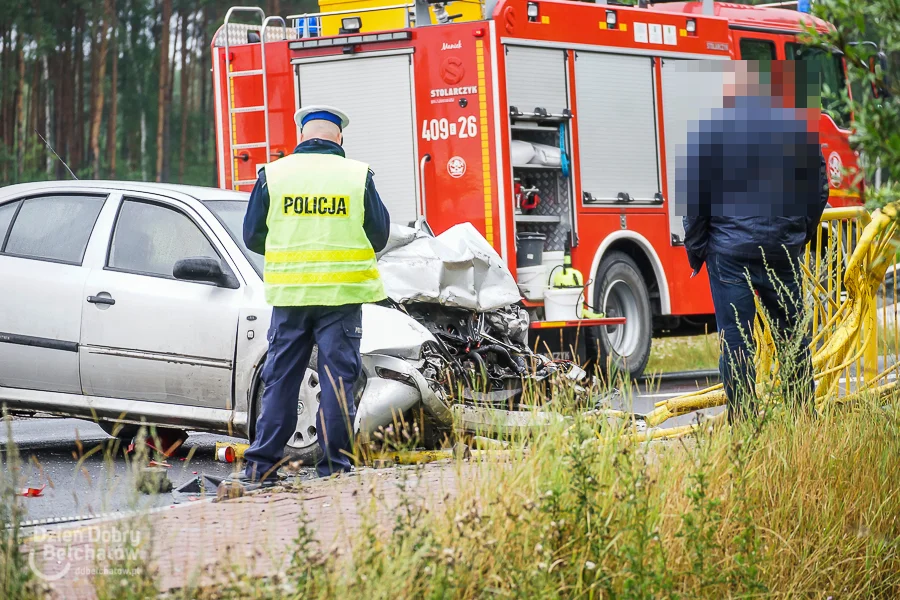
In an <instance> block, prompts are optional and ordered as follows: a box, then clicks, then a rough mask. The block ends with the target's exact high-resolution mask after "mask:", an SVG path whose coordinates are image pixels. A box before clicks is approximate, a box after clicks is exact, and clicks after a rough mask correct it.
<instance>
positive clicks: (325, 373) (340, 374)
mask: <svg viewBox="0 0 900 600" xmlns="http://www.w3.org/2000/svg"><path fill="white" fill-rule="evenodd" d="M361 337H362V307H361V306H360V305H358V304H353V305H346V306H336V307H334V306H305V307H275V308H273V309H272V324H271V326H270V328H269V353H268V355H267V357H266V363H265V365H264V366H263V372H262V380H263V383H264V384H265V386H266V387H265V391H264V392H263V398H262V410H261V411H260V414H259V416H258V418H257V420H256V438H255V439H254V440H253V443H252V444H251V445H250V448H248V449H247V451H246V452H245V453H244V458H245V460H246V461H247V466H246V473H247V475H248V476H250V477H254V478H262V477H264V476H266V474H267V473H268V474H270V475H274V469H275V468H276V467H277V465H278V463H279V462H280V461H281V460H282V458H283V456H284V446H285V444H287V442H288V441H289V440H290V439H291V437H292V436H293V435H294V431H295V429H296V428H297V402H298V399H299V396H300V384H301V383H302V381H303V376H304V374H305V372H306V367H307V364H308V363H309V359H310V355H311V354H312V349H313V345H314V344H318V346H319V364H318V373H319V386H320V390H321V398H320V401H319V412H318V415H317V416H316V431H317V433H318V437H319V446H321V448H322V450H323V453H324V456H323V457H322V458H321V459H320V460H319V462H318V463H317V464H316V471H317V472H318V474H319V476H320V477H326V476H328V475H331V474H332V473H334V472H337V471H349V470H350V459H349V456H348V454H350V453H351V451H352V436H353V421H354V418H355V416H356V407H355V406H354V403H353V386H354V384H355V383H356V380H357V379H358V378H359V376H360V373H361V372H362V359H361V358H360V354H359V343H360V338H361ZM332 382H333V383H332Z"/></svg>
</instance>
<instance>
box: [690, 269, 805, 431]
mask: <svg viewBox="0 0 900 600" xmlns="http://www.w3.org/2000/svg"><path fill="white" fill-rule="evenodd" d="M767 267H768V270H767ZM799 269H800V267H799V266H798V265H797V264H796V262H794V263H792V262H790V261H788V260H787V259H786V258H783V259H781V260H771V259H770V260H768V263H766V262H764V261H763V260H762V259H742V258H736V257H732V256H728V255H725V254H720V253H714V254H710V255H709V257H708V258H707V261H706V270H707V272H708V273H709V287H710V290H711V291H712V298H713V305H714V306H715V311H716V326H717V328H718V330H719V336H720V338H721V342H722V344H723V347H722V352H721V354H720V357H719V373H720V374H721V376H722V382H723V383H724V384H725V393H726V394H727V396H728V418H729V420H730V421H734V420H735V419H736V418H739V417H741V416H744V415H745V414H750V413H751V412H752V411H753V410H754V409H755V394H756V391H755V386H754V383H755V381H756V369H755V364H754V362H753V361H754V357H755V355H756V346H755V343H754V339H753V322H754V319H755V317H756V304H755V302H754V298H755V296H756V295H758V296H759V299H760V304H761V305H762V306H763V307H764V308H765V310H766V312H767V313H768V316H769V319H770V326H771V328H772V333H773V337H774V338H775V345H776V350H779V348H778V346H779V345H780V346H781V347H782V348H783V347H784V345H785V343H786V342H787V341H788V340H795V339H796V337H795V336H797V335H801V336H802V343H801V345H800V348H799V349H798V352H797V355H796V356H792V357H784V356H781V357H779V361H780V362H781V363H784V362H785V361H791V363H796V364H790V365H784V366H782V371H781V377H782V381H783V382H784V384H785V385H784V387H783V389H784V393H785V399H786V400H789V401H798V402H801V403H803V402H807V401H810V402H811V398H812V393H813V381H812V359H811V357H810V354H809V334H808V333H807V332H806V331H805V330H804V331H798V330H797V328H798V327H805V323H804V320H803V316H802V315H803V297H802V293H801V289H800V282H799V281H798V280H797V275H798V274H799ZM748 277H749V282H748ZM748 342H749V343H750V344H751V345H748Z"/></svg>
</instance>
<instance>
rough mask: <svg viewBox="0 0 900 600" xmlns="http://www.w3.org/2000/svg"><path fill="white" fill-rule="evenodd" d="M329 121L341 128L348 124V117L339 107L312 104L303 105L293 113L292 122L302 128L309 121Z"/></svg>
mask: <svg viewBox="0 0 900 600" xmlns="http://www.w3.org/2000/svg"><path fill="white" fill-rule="evenodd" d="M316 120H322V121H329V122H331V123H334V124H335V125H337V126H338V127H340V128H341V129H342V130H343V129H344V128H346V127H347V125H349V124H350V117H348V116H347V113H345V112H344V111H342V110H341V109H339V108H335V107H333V106H327V105H325V104H316V105H313V106H304V107H303V108H301V109H300V110H298V111H297V112H296V113H295V114H294V122H295V123H297V127H299V128H301V129H302V128H303V126H304V125H306V124H307V123H309V122H310V121H316Z"/></svg>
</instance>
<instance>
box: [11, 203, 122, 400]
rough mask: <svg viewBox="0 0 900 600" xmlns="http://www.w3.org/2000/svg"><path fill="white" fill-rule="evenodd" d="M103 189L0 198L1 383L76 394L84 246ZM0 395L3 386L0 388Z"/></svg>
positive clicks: (85, 270) (78, 391)
mask: <svg viewBox="0 0 900 600" xmlns="http://www.w3.org/2000/svg"><path fill="white" fill-rule="evenodd" d="M106 199H107V195H106V194H90V193H44V194H42V195H33V196H29V197H22V198H17V199H14V200H11V201H7V202H4V203H3V204H0V388H4V387H5V388H19V389H24V390H39V391H48V392H63V393H74V394H80V393H81V381H80V379H79V369H78V340H79V332H80V329H81V304H82V302H83V301H84V298H83V296H82V295H83V293H84V285H85V281H86V279H87V276H88V272H89V270H90V269H89V268H88V267H87V266H84V265H83V264H82V263H83V261H84V253H85V249H86V248H87V245H88V241H89V239H90V237H91V232H92V230H93V228H94V224H95V223H96V221H97V217H98V215H99V214H100V210H101V209H102V208H103V204H104V202H106ZM0 397H2V393H0Z"/></svg>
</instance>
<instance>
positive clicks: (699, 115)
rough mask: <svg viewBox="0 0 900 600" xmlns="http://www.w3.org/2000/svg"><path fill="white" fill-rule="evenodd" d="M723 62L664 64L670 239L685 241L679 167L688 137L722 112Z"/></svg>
mask: <svg viewBox="0 0 900 600" xmlns="http://www.w3.org/2000/svg"><path fill="white" fill-rule="evenodd" d="M720 66H721V64H720V63H719V61H715V62H712V61H697V60H676V59H670V58H666V59H663V61H662V98H663V124H664V125H665V131H666V163H667V164H666V181H667V184H668V190H667V193H668V214H669V233H670V236H669V239H671V240H673V242H674V243H678V244H680V243H682V242H683V241H684V223H683V222H682V220H681V218H682V217H683V216H684V215H685V212H686V209H687V199H686V198H684V197H682V196H683V194H681V193H679V191H678V190H677V189H676V186H675V182H676V176H677V168H678V165H679V164H682V165H683V164H684V156H685V149H686V146H687V134H688V130H689V129H694V128H696V127H697V125H696V123H697V122H698V121H699V120H701V119H708V118H710V116H711V113H712V111H713V110H714V109H721V108H722V72H721V69H720V68H719V67H720Z"/></svg>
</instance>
